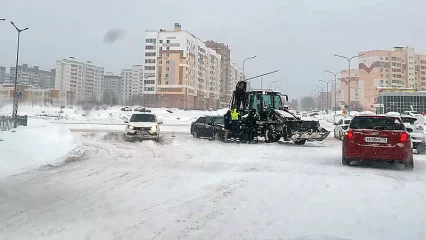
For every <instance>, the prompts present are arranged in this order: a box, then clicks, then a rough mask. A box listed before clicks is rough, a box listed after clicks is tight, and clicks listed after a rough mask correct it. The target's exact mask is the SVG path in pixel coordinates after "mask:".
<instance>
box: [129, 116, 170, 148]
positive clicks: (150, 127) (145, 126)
mask: <svg viewBox="0 0 426 240" xmlns="http://www.w3.org/2000/svg"><path fill="white" fill-rule="evenodd" d="M124 122H125V123H127V126H126V129H125V138H126V140H135V139H140V140H143V139H153V140H155V141H157V142H158V140H159V139H160V124H162V123H163V122H162V121H159V120H158V119H157V116H155V114H152V113H134V114H133V115H132V117H130V120H129V121H124Z"/></svg>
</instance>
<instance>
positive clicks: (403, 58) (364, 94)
mask: <svg viewBox="0 0 426 240" xmlns="http://www.w3.org/2000/svg"><path fill="white" fill-rule="evenodd" d="M359 56H360V57H359V67H358V69H356V70H357V71H358V73H359V75H358V76H355V75H352V74H351V78H353V82H351V106H353V107H356V106H358V107H359V108H361V109H363V110H370V109H372V108H374V104H377V96H378V88H380V87H388V88H393V89H401V88H409V89H413V90H414V91H426V55H420V54H416V53H415V49H414V48H410V47H394V48H393V49H392V50H390V51H388V50H372V51H363V52H360V53H359ZM341 80H346V77H344V76H343V75H342V77H341ZM343 82H344V81H342V83H343ZM347 89H348V85H347V84H342V85H341V88H340V89H339V90H340V91H341V92H342V93H343V99H342V98H341V99H340V100H341V103H342V104H348V98H347V93H348V92H347ZM355 105H356V106H355Z"/></svg>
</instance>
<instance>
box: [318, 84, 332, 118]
mask: <svg viewBox="0 0 426 240" xmlns="http://www.w3.org/2000/svg"><path fill="white" fill-rule="evenodd" d="M318 81H320V82H324V83H326V84H327V95H326V98H325V99H326V101H327V105H326V106H327V111H328V109H329V108H328V84H329V83H330V82H332V81H333V80H330V81H325V80H318Z"/></svg>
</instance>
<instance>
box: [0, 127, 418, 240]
mask: <svg viewBox="0 0 426 240" xmlns="http://www.w3.org/2000/svg"><path fill="white" fill-rule="evenodd" d="M340 146H341V142H340V141H338V140H335V139H333V138H328V139H327V140H326V141H323V142H318V143H309V144H307V145H305V146H296V145H293V144H287V143H281V144H257V145H246V144H225V143H220V142H211V141H208V140H200V139H193V138H192V137H191V136H188V135H177V136H176V137H175V138H172V137H170V136H169V135H166V136H164V139H163V141H162V142H161V143H156V142H152V141H145V142H141V143H127V142H123V141H120V140H119V139H116V138H108V137H105V136H104V137H102V136H101V135H100V134H95V135H94V136H87V137H84V139H83V145H82V146H81V147H79V148H78V149H76V150H75V151H74V152H73V153H72V154H70V155H69V156H68V159H67V161H66V162H65V163H63V164H61V165H59V166H52V165H48V166H44V167H43V168H42V169H41V170H37V171H32V172H26V173H23V174H20V175H15V176H11V177H8V178H6V179H2V180H0V239H31V240H33V239H61V240H66V239H102V240H105V239H363V240H365V239H410V240H411V239H426V227H425V226H426V208H425V207H424V205H425V202H426V158H425V156H420V155H415V169H414V171H412V172H411V171H401V170H397V169H390V170H389V169H385V168H372V167H345V166H342V165H341V164H340ZM303 237H316V238H303Z"/></svg>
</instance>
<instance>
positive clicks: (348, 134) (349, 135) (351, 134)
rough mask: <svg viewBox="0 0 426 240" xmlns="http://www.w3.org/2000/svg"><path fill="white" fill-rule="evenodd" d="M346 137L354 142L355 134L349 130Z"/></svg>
mask: <svg viewBox="0 0 426 240" xmlns="http://www.w3.org/2000/svg"><path fill="white" fill-rule="evenodd" d="M346 136H347V137H348V139H350V140H352V139H354V133H353V132H352V131H351V130H348V131H347V132H346Z"/></svg>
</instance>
